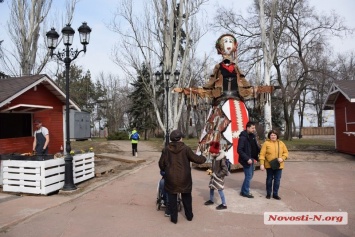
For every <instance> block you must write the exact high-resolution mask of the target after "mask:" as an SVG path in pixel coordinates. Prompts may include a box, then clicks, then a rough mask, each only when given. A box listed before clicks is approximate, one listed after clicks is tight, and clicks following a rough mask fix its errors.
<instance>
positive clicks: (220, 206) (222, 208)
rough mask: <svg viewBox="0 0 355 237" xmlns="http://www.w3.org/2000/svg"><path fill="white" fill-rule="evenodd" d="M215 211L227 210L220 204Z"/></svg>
mask: <svg viewBox="0 0 355 237" xmlns="http://www.w3.org/2000/svg"><path fill="white" fill-rule="evenodd" d="M216 209H217V210H224V209H227V206H225V205H223V204H221V205H219V206H217V207H216Z"/></svg>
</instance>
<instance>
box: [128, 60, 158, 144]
mask: <svg viewBox="0 0 355 237" xmlns="http://www.w3.org/2000/svg"><path fill="white" fill-rule="evenodd" d="M142 68H143V70H142V71H141V72H138V73H137V74H138V75H143V76H144V79H143V78H142V77H140V76H139V77H138V78H137V80H136V81H134V82H133V83H130V84H131V85H132V86H133V87H134V89H133V92H132V93H131V94H130V95H129V96H128V98H129V99H130V100H131V102H132V103H131V107H130V108H129V109H128V111H127V113H128V114H129V117H130V118H131V121H130V125H131V127H136V128H137V129H138V130H144V139H147V132H148V131H154V130H155V129H156V128H157V126H158V124H157V122H156V116H155V114H154V106H153V104H152V102H151V96H150V95H149V87H148V86H147V84H145V83H149V80H150V79H149V78H150V76H149V73H148V70H147V67H146V66H145V65H143V67H142Z"/></svg>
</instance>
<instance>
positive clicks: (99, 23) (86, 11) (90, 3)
mask: <svg viewBox="0 0 355 237" xmlns="http://www.w3.org/2000/svg"><path fill="white" fill-rule="evenodd" d="M54 2H55V5H56V6H57V7H58V8H60V7H64V4H63V2H64V1H63V0H54ZM135 2H136V3H137V4H136V5H135V6H136V7H139V8H140V6H141V5H142V3H143V2H144V0H135ZM218 2H219V1H218V0H210V1H209V3H207V4H206V5H205V6H204V9H205V11H207V12H208V13H209V15H210V16H211V17H210V19H212V17H213V15H214V14H215V9H216V5H217V4H218ZM231 2H232V4H233V7H234V8H235V9H236V11H238V12H242V13H243V12H244V13H245V12H246V10H247V7H248V6H250V4H251V3H252V0H234V1H231ZM9 3H10V1H9V0H5V1H4V3H1V4H0V40H3V39H4V40H5V41H6V40H7V33H6V27H5V25H6V22H7V20H8V18H9V10H8V4H9ZM310 3H311V4H312V5H314V6H315V8H316V9H317V10H318V11H319V12H324V13H330V11H331V10H334V11H336V12H337V13H338V14H339V15H341V16H343V17H344V18H345V20H346V23H347V25H348V26H349V27H353V28H355V14H354V10H355V1H354V0H337V1H334V0H310ZM116 8H117V1H115V0H100V1H97V0H80V2H79V3H78V4H77V7H76V13H75V16H74V21H73V24H72V27H73V28H74V29H77V28H78V27H79V26H80V25H81V23H82V22H83V21H86V22H87V23H88V25H89V26H90V27H91V28H92V33H91V39H90V44H89V45H88V49H87V53H86V54H85V55H84V54H82V55H80V57H79V58H78V59H77V60H76V61H75V63H76V64H78V65H82V66H83V68H84V69H85V70H87V69H89V70H90V71H91V73H92V78H93V79H96V77H97V76H98V74H99V73H100V72H102V71H104V72H110V73H113V74H119V75H122V74H121V73H120V72H119V70H120V69H119V68H118V66H116V65H115V64H114V63H113V62H112V61H111V59H110V53H111V50H112V46H113V45H114V43H115V42H116V40H117V34H116V33H114V32H112V31H110V30H109V29H108V28H107V27H106V24H108V23H109V22H110V21H111V20H112V18H113V12H114V10H115V9H116ZM48 30H49V29H48ZM60 30H61V29H57V31H58V32H60ZM223 33H224V32H223ZM220 34H221V32H210V33H209V34H208V35H206V36H204V38H203V39H202V40H201V42H200V44H199V45H200V48H201V51H207V52H206V53H210V52H211V51H212V52H213V50H214V42H215V40H216V39H217V38H218V36H219V35H220ZM352 41H353V40H351V39H350V38H348V39H347V40H343V41H341V40H338V39H337V40H334V41H332V43H333V47H334V48H335V51H336V52H346V51H349V50H354V49H355V43H353V42H354V41H353V42H352ZM6 45H7V44H6V42H4V43H3V45H2V47H6ZM73 47H74V48H75V47H78V48H81V45H80V43H79V35H78V33H76V35H75V38H74V43H73ZM58 48H60V49H62V48H63V46H62V45H59V47H58ZM212 67H213V65H211V70H212ZM0 70H1V69H0Z"/></svg>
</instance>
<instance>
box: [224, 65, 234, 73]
mask: <svg viewBox="0 0 355 237" xmlns="http://www.w3.org/2000/svg"><path fill="white" fill-rule="evenodd" d="M221 65H222V67H223V68H224V69H226V70H227V71H228V72H230V73H232V72H233V71H234V68H235V67H234V66H235V64H234V63H231V64H229V65H226V64H224V63H222V64H221Z"/></svg>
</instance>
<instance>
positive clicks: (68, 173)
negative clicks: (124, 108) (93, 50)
mask: <svg viewBox="0 0 355 237" xmlns="http://www.w3.org/2000/svg"><path fill="white" fill-rule="evenodd" d="M78 31H79V34H80V42H81V44H82V45H83V49H82V50H80V51H78V50H75V51H74V50H73V48H69V46H71V45H72V43H73V38H74V34H75V31H74V30H73V28H71V26H70V24H67V25H66V26H65V27H64V28H63V29H62V35H63V43H64V45H65V49H63V51H62V52H59V51H58V52H57V53H56V54H55V56H56V57H57V58H58V59H59V60H60V61H62V62H64V63H65V83H66V84H65V120H66V122H65V133H66V142H65V144H66V146H65V151H66V155H65V158H64V160H65V176H64V177H65V178H64V186H63V190H64V191H70V190H75V189H76V186H75V185H74V179H73V157H72V155H71V154H70V151H71V146H70V131H69V127H70V126H69V124H70V121H69V72H70V63H71V62H72V61H74V60H75V59H76V58H77V57H78V56H79V54H80V53H81V52H84V53H85V52H86V45H87V44H89V39H90V32H91V28H90V27H89V26H88V25H87V24H86V22H83V24H82V25H81V26H80V27H79V29H78ZM46 36H47V44H48V48H49V49H50V55H51V57H53V55H54V54H53V51H54V50H55V48H56V47H57V42H58V38H59V34H58V33H57V32H56V31H55V29H54V28H52V29H51V30H50V31H48V32H47V34H46Z"/></svg>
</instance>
